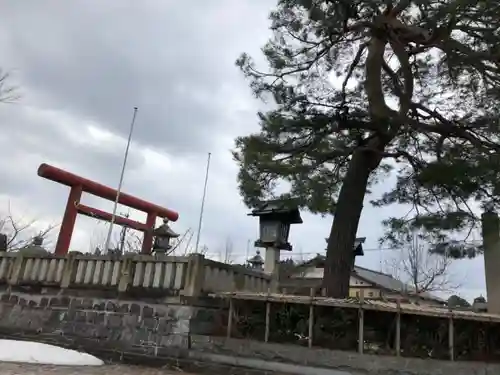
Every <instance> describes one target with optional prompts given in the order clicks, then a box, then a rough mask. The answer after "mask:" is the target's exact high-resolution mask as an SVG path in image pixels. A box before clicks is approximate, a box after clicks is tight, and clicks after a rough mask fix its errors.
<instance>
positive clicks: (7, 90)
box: [0, 69, 21, 103]
mask: <svg viewBox="0 0 500 375" xmlns="http://www.w3.org/2000/svg"><path fill="white" fill-rule="evenodd" d="M10 80H11V76H10V74H9V73H7V72H5V71H3V70H2V69H0V103H13V102H15V101H17V100H18V99H20V97H21V96H20V95H19V91H18V88H17V86H15V85H11V84H10V82H9V81H10Z"/></svg>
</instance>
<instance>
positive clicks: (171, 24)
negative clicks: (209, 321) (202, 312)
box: [0, 0, 484, 298]
mask: <svg viewBox="0 0 500 375" xmlns="http://www.w3.org/2000/svg"><path fill="white" fill-rule="evenodd" d="M274 4H275V1H274V0H238V1H234V0H217V1H215V0H190V1H184V2H181V1H170V0H157V1H155V0H143V1H132V0H107V1H97V0H72V1H66V0H45V1H37V0H23V1H19V0H4V1H2V12H0V56H2V57H1V59H0V66H1V67H2V68H3V69H5V70H7V71H9V72H10V73H11V74H12V82H14V83H16V84H17V85H18V86H19V91H20V93H21V94H22V97H21V99H20V100H19V101H18V102H17V103H16V104H12V105H2V106H0V126H1V130H2V131H1V132H0V153H1V155H0V156H1V157H0V175H1V176H2V177H1V178H0V180H1V184H0V204H1V206H0V209H1V210H3V211H5V210H6V208H7V206H8V202H10V205H11V209H12V211H13V213H14V214H15V215H17V216H18V217H22V218H24V219H27V218H37V219H39V220H40V225H44V224H47V223H52V222H54V223H57V222H59V221H60V219H61V216H62V213H63V210H64V206H65V203H66V198H67V193H68V188H66V187H64V186H59V185H57V184H55V183H53V182H50V181H47V180H43V179H41V178H39V177H37V174H36V171H37V167H38V166H39V164H40V163H43V162H46V163H50V164H53V165H55V166H58V167H60V168H64V169H67V170H69V171H71V172H73V173H76V174H79V175H82V176H84V177H87V178H90V179H93V180H96V181H99V182H101V183H104V184H106V185H110V186H114V187H116V186H117V184H118V179H119V174H120V168H121V163H122V158H123V153H124V149H125V144H126V137H127V135H128V129H129V124H130V120H131V117H132V111H133V107H134V106H137V107H139V113H138V117H137V122H136V129H135V133H134V138H133V143H132V146H131V150H130V155H129V161H128V165H127V170H126V175H125V180H124V185H123V191H125V192H127V193H130V194H133V195H136V196H139V197H141V198H143V199H146V200H149V201H152V202H154V203H156V204H159V205H162V206H166V207H168V208H171V209H174V210H176V211H178V212H179V213H180V218H179V220H178V222H177V223H175V224H174V225H173V228H174V229H175V230H176V231H177V232H179V233H184V232H185V231H186V230H188V229H189V228H191V229H192V230H194V231H196V227H197V223H198V218H199V211H200V202H201V196H202V193H203V181H204V173H205V167H206V159H207V153H208V152H211V153H212V164H211V168H210V176H209V184H208V193H207V201H206V207H205V216H204V223H203V230H202V236H201V241H200V243H201V244H203V245H206V246H207V247H208V248H209V250H210V253H209V254H210V256H211V257H214V258H217V257H219V256H220V255H219V253H220V252H222V251H223V248H224V244H225V242H226V239H228V238H230V239H231V241H232V242H233V246H234V250H233V254H232V256H231V257H232V260H233V261H241V260H243V259H244V258H245V256H246V254H247V244H248V241H251V243H252V244H253V241H254V240H255V239H256V236H257V229H258V226H257V221H256V220H255V219H253V218H251V217H247V216H246V213H247V212H248V209H247V208H246V207H245V206H244V205H243V203H242V202H241V199H240V197H239V195H238V191H237V185H236V173H237V168H236V165H235V164H234V162H233V161H232V158H231V154H230V150H231V148H232V147H233V140H234V138H235V137H236V136H238V135H244V134H248V133H250V132H252V131H255V130H257V120H256V115H255V112H256V110H257V108H258V107H259V106H260V105H261V104H260V103H259V102H257V101H255V100H254V99H253V98H252V95H251V92H250V89H249V88H248V85H247V82H245V80H244V79H243V77H242V74H241V73H240V72H239V70H238V69H237V68H236V67H235V65H234V61H235V59H236V58H237V57H238V55H239V54H240V53H241V52H244V51H245V52H249V53H250V54H252V55H253V56H255V57H256V58H259V57H260V56H259V48H260V47H261V46H262V45H263V43H264V42H265V41H266V39H267V38H268V36H269V31H268V26H269V22H268V20H267V16H268V12H269V11H270V10H271V8H272V7H273V5H274ZM382 191H383V187H380V188H378V189H376V191H375V192H379V193H380V192H382ZM83 201H84V203H90V204H91V205H92V206H95V207H98V208H101V209H105V210H108V211H111V210H112V203H110V202H106V201H103V200H99V199H92V198H89V197H84V199H83ZM119 212H127V209H126V208H121V207H120V209H119ZM390 213H391V209H390V208H385V209H384V210H380V209H378V210H377V209H374V208H371V207H370V206H369V205H368V204H367V205H366V206H365V210H364V212H363V217H362V220H361V224H360V227H359V228H360V229H359V232H358V235H359V236H363V237H367V242H366V248H367V249H368V251H367V252H366V255H365V256H364V257H363V258H360V259H358V260H357V264H359V265H363V266H366V267H370V268H373V269H376V270H379V269H381V268H382V269H383V268H385V266H384V265H385V263H386V262H387V259H390V258H391V257H394V256H395V254H394V251H390V250H378V243H377V239H378V237H379V236H380V234H381V231H382V228H381V226H380V220H381V219H382V218H384V217H386V216H389V214H390ZM131 215H132V217H134V218H137V219H140V220H143V219H144V217H143V215H141V214H139V213H135V212H132V213H131ZM303 218H304V224H303V225H296V226H294V227H292V231H291V242H292V244H293V245H294V252H293V255H294V256H296V257H301V255H300V253H302V254H303V255H302V256H303V257H308V256H313V255H314V254H315V253H317V252H322V251H323V250H324V248H325V240H324V238H325V237H327V236H328V233H329V227H330V225H331V218H330V217H326V218H321V217H318V216H312V215H310V214H307V213H303ZM105 231H106V225H105V224H98V223H97V222H96V221H94V220H91V219H87V218H79V219H78V221H77V225H76V230H75V233H74V237H73V241H72V245H71V248H72V249H75V250H81V251H87V250H88V249H89V248H90V247H92V246H95V244H96V242H100V241H101V242H103V241H104V238H105ZM192 243H194V238H193V241H192ZM254 251H255V250H254V249H253V246H252V247H251V249H250V255H252V253H253V252H254ZM287 255H288V254H284V255H283V257H284V256H287ZM482 270H483V264H482V259H477V260H474V261H462V262H460V263H458V264H456V265H455V266H454V269H453V272H454V273H455V274H456V275H457V276H456V277H457V278H458V279H460V280H461V281H462V282H463V284H464V287H463V288H462V294H463V295H464V296H467V297H469V298H470V297H474V296H477V295H479V294H481V293H483V294H484V292H483V291H482V290H483V287H484V280H483V279H484V278H483V277H478V275H482V273H483V271H482ZM463 280H466V281H463Z"/></svg>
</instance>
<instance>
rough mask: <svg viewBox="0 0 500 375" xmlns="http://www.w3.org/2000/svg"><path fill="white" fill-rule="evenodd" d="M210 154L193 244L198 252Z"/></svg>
mask: <svg viewBox="0 0 500 375" xmlns="http://www.w3.org/2000/svg"><path fill="white" fill-rule="evenodd" d="M211 155H212V154H211V153H210V152H209V153H208V159H207V171H206V173H205V186H204V187H203V198H202V199H201V209H200V221H199V222H198V233H197V234H196V245H195V248H194V249H195V250H194V251H195V252H196V253H197V252H198V246H199V245H200V233H201V223H202V221H203V211H204V210H205V198H206V196H207V183H208V171H209V169H210V156H211Z"/></svg>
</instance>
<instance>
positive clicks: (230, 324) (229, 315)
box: [226, 296, 234, 339]
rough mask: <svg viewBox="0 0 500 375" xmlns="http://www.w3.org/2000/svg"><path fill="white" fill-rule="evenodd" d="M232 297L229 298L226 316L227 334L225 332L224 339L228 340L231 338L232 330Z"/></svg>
mask: <svg viewBox="0 0 500 375" xmlns="http://www.w3.org/2000/svg"><path fill="white" fill-rule="evenodd" d="M233 309H234V306H233V297H232V296H230V297H229V313H228V315H227V332H226V337H227V338H228V339H230V338H231V331H232V329H233Z"/></svg>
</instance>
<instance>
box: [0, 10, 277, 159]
mask: <svg viewBox="0 0 500 375" xmlns="http://www.w3.org/2000/svg"><path fill="white" fill-rule="evenodd" d="M118 4H120V5H119V6H118ZM250 4H251V5H250ZM97 9H99V10H98V11H97ZM267 12H268V5H267V4H266V3H263V2H258V1H257V2H243V3H240V2H239V3H238V4H236V3H235V2H231V1H222V2H219V3H218V6H217V7H214V6H210V5H209V3H208V2H205V1H194V2H191V3H190V5H187V4H184V3H180V2H170V1H146V2H141V3H140V5H139V3H137V2H131V1H123V2H116V1H115V2H114V1H107V2H105V3H103V2H101V1H99V2H97V1H72V2H71V3H69V2H64V1H48V2H44V4H41V3H37V2H33V1H27V2H11V3H9V5H8V6H7V9H6V10H4V11H3V12H2V15H0V20H1V22H0V24H1V26H0V30H1V31H2V34H4V35H5V37H4V38H3V43H2V46H3V47H4V48H3V50H4V51H5V52H6V53H5V54H6V55H8V56H9V59H10V61H11V64H10V65H11V66H13V67H15V69H16V70H18V71H19V72H20V75H21V76H22V81H23V86H24V87H25V88H27V89H29V90H30V91H31V94H30V96H31V97H33V99H34V100H36V101H39V102H43V103H45V104H46V105H48V106H51V107H53V108H59V109H64V110H65V111H68V112H71V113H73V114H74V115H75V116H78V117H80V118H87V119H91V120H95V121H97V122H99V123H101V124H104V125H105V126H106V127H107V128H108V129H110V130H112V131H114V132H116V133H117V134H121V135H124V134H126V132H127V130H128V123H129V119H130V112H131V108H132V107H133V106H138V107H139V108H140V115H139V118H138V127H137V134H136V139H137V140H139V141H142V142H145V143H147V144H151V145H155V146H157V147H161V148H162V149H165V150H168V151H169V152H176V153H179V152H181V153H185V152H187V153H190V152H193V153H196V152H199V151H201V150H206V149H209V148H210V146H211V145H213V143H214V141H215V139H216V137H217V135H218V134H219V133H221V132H224V131H226V129H227V128H228V127H231V124H228V123H226V121H224V118H225V116H226V112H227V108H225V105H226V102H227V100H225V98H224V95H227V94H228V93H227V92H224V91H225V88H226V91H227V88H229V89H246V87H245V83H244V82H243V80H242V79H241V77H240V75H239V72H237V70H236V69H235V67H234V60H235V58H236V57H237V55H238V53H240V52H241V51H242V50H243V49H245V47H246V45H248V43H247V42H250V41H252V38H253V37H255V34H254V35H249V34H247V33H245V32H241V33H235V32H234V27H235V26H236V27H239V28H241V30H242V31H243V30H244V29H245V28H246V27H251V26H253V27H254V29H255V30H257V35H259V34H260V35H262V40H264V38H265V36H266V35H267V30H266V28H267V22H266V18H265V16H266V14H267ZM242 16H245V17H242ZM259 20H261V21H263V22H262V23H261V24H260V26H261V30H260V31H259V29H258V28H259V22H258V21H259ZM256 21H257V23H255V22H256ZM30 99H31V98H30Z"/></svg>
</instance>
